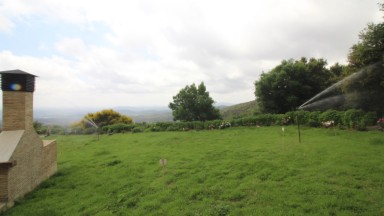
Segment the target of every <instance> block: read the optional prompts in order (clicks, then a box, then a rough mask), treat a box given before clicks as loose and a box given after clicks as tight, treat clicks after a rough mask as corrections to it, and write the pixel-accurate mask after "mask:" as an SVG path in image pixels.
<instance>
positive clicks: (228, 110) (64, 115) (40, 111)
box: [0, 101, 257, 126]
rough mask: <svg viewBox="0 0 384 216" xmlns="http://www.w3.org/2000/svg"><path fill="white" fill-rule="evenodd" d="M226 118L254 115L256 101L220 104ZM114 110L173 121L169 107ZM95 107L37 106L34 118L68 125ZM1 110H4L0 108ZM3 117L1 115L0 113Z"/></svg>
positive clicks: (137, 117) (141, 118)
mask: <svg viewBox="0 0 384 216" xmlns="http://www.w3.org/2000/svg"><path fill="white" fill-rule="evenodd" d="M217 108H219V109H220V112H221V114H222V115H223V117H224V119H231V118H236V117H242V116H247V115H252V114H253V113H254V112H255V111H256V110H257V106H256V102H254V101H250V102H246V103H241V104H236V105H229V104H218V105H217ZM112 109H113V110H115V111H117V112H119V113H121V114H123V115H127V116H129V117H131V118H132V119H133V121H134V122H138V123H140V122H148V123H151V122H169V121H173V116H172V111H171V110H170V109H169V108H168V107H115V108H112ZM100 110H101V109H95V108H80V109H79V108H73V109H68V108H66V109H64V108H62V109H60V108H35V109H34V119H35V121H39V122H41V123H43V124H46V125H61V126H68V125H70V124H72V123H75V122H77V121H80V120H81V119H82V118H83V117H84V116H85V115H86V114H88V113H94V112H97V111H100ZM0 112H2V111H1V110H0ZM0 118H1V115H0Z"/></svg>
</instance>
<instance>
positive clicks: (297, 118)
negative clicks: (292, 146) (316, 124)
mask: <svg viewBox="0 0 384 216" xmlns="http://www.w3.org/2000/svg"><path fill="white" fill-rule="evenodd" d="M296 121H297V131H298V133H299V143H300V144H301V134H300V118H299V114H297V116H296Z"/></svg>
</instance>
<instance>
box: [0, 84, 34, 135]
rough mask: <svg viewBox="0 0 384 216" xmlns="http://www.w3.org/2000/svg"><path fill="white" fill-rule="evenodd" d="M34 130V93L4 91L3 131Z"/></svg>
mask: <svg viewBox="0 0 384 216" xmlns="http://www.w3.org/2000/svg"><path fill="white" fill-rule="evenodd" d="M29 129H33V92H23V91H3V130H4V131H10V130H29Z"/></svg>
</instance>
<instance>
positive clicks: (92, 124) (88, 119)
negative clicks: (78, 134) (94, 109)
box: [84, 117, 100, 140]
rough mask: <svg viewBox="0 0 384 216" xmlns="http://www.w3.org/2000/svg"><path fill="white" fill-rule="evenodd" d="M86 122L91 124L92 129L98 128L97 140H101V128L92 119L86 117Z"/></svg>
mask: <svg viewBox="0 0 384 216" xmlns="http://www.w3.org/2000/svg"><path fill="white" fill-rule="evenodd" d="M84 120H85V121H86V122H87V123H88V124H90V125H91V126H92V127H94V128H96V133H97V140H100V134H99V126H97V124H96V123H95V122H94V121H93V120H92V119H90V118H87V117H84Z"/></svg>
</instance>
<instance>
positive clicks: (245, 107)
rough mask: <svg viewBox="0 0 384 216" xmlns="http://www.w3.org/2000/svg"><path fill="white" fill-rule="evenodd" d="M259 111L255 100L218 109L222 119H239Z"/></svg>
mask: <svg viewBox="0 0 384 216" xmlns="http://www.w3.org/2000/svg"><path fill="white" fill-rule="evenodd" d="M258 111H259V108H258V106H257V103H256V101H255V100H253V101H249V102H245V103H240V104H236V105H233V106H228V107H224V108H222V109H220V113H221V115H222V116H223V118H224V119H233V118H241V117H245V116H252V115H254V114H255V113H257V112H258Z"/></svg>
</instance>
